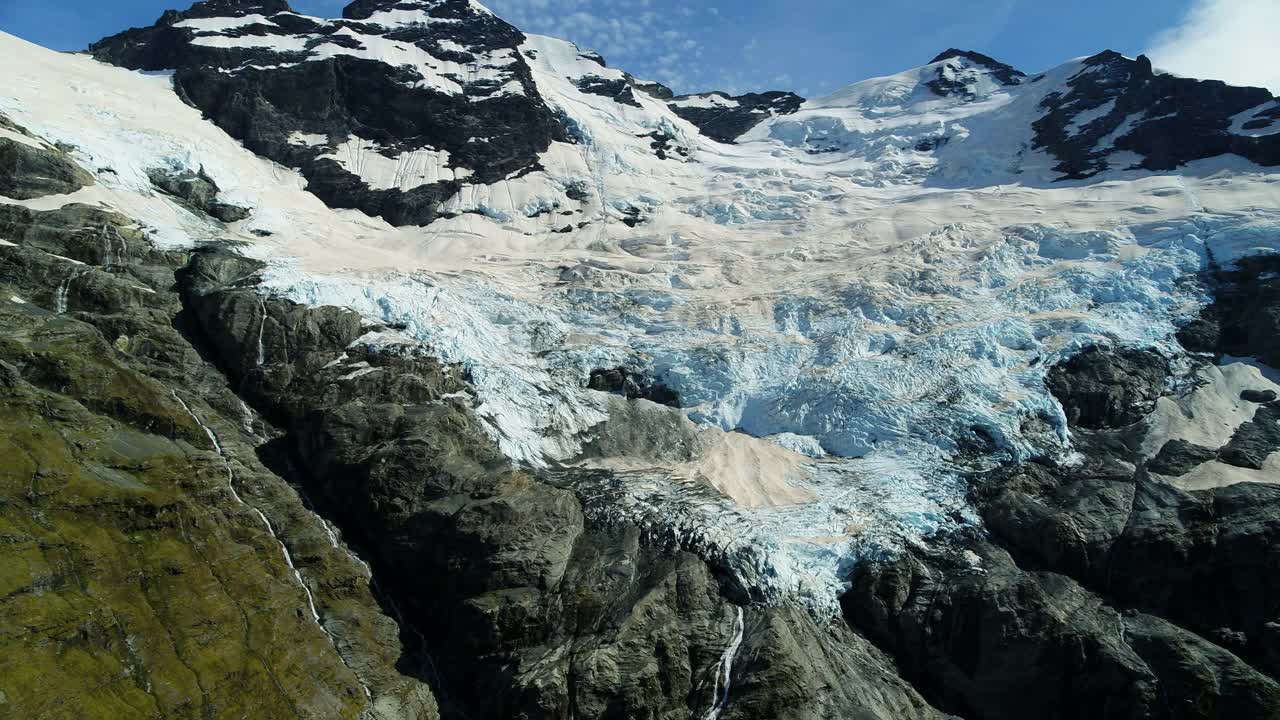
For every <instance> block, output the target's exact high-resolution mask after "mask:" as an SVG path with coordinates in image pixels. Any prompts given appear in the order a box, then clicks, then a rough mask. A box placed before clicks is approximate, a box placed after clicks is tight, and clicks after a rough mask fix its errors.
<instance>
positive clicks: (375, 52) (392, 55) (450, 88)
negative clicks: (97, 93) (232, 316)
mask: <svg viewBox="0 0 1280 720" xmlns="http://www.w3.org/2000/svg"><path fill="white" fill-rule="evenodd" d="M523 41H524V36H523V35H522V34H521V33H520V32H519V31H518V30H516V29H515V28H514V27H512V26H511V25H509V24H507V23H505V22H503V21H502V20H501V19H499V18H497V17H496V16H494V15H493V14H492V13H490V12H489V11H488V10H487V9H485V8H484V7H483V6H481V5H479V4H478V3H474V2H470V1H469V0H436V1H431V2H428V1H414V2H404V1H399V2H398V1H394V0H379V1H368V0H360V1H359V2H354V3H352V4H351V5H350V6H348V7H347V8H346V10H345V11H344V17H343V18H341V19H335V20H330V19H322V18H315V17H308V16H304V15H300V14H298V13H295V12H293V11H292V10H291V9H290V8H289V6H288V5H287V3H285V2H283V1H282V0H272V1H270V2H260V1H257V0H245V1H239V2H237V1H235V0H217V1H211V2H204V3H197V4H196V5H194V6H192V7H191V8H190V9H189V10H186V11H184V12H175V11H170V12H167V13H165V15H164V16H163V17H161V18H160V20H159V21H158V22H157V23H156V24H155V25H153V26H151V27H148V28H138V29H133V30H129V31H126V32H124V33H121V34H119V35H116V36H113V37H109V38H106V39H104V40H102V41H100V42H98V43H95V44H94V45H93V46H92V48H91V49H90V50H91V52H92V53H93V55H94V56H95V57H96V58H98V59H99V60H103V61H107V62H111V63H113V64H117V65H122V66H125V67H128V68H131V69H138V70H148V71H161V70H167V71H173V72H174V75H173V83H174V86H175V88H177V89H179V90H180V91H181V92H182V93H183V94H184V95H185V96H186V97H187V98H188V99H189V100H190V101H191V102H193V103H194V104H195V105H196V106H197V107H199V108H200V109H201V110H203V111H204V112H205V114H206V115H207V116H208V117H210V118H211V119H213V120H214V121H215V122H217V123H219V124H220V125H221V126H222V127H224V128H226V129H228V130H229V131H230V132H232V133H233V134H234V135H235V136H236V137H237V139H239V140H241V141H242V142H243V143H244V144H245V146H246V147H248V148H249V149H251V150H253V151H254V152H255V153H257V154H259V155H262V156H264V157H268V158H271V159H272V160H275V161H277V162H279V163H281V164H283V165H285V166H286V167H292V168H299V169H300V170H301V172H302V173H303V175H304V176H306V178H307V180H308V182H309V184H310V185H309V186H310V189H311V190H312V192H314V193H315V194H316V195H317V196H318V197H321V198H322V199H324V200H325V202H327V203H329V205H330V206H332V207H339V208H356V209H359V210H362V211H364V212H366V213H368V214H370V215H374V216H381V217H383V218H386V219H387V220H388V221H390V222H392V223H394V224H398V225H400V224H411V225H426V224H428V223H430V222H432V221H433V220H435V219H436V218H437V217H438V213H439V211H440V207H439V206H440V204H441V202H443V201H444V200H446V199H447V198H449V197H450V196H451V195H454V194H455V193H457V191H458V189H459V188H460V187H461V185H462V181H463V179H464V178H465V179H468V181H469V182H479V183H492V182H496V181H500V180H502V179H503V178H506V177H508V176H510V175H513V174H517V173H520V172H524V171H527V170H529V169H530V168H532V167H534V166H535V165H536V164H537V163H538V155H539V153H541V152H543V151H545V150H546V149H547V148H548V147H549V145H550V144H551V143H552V142H553V141H562V140H565V139H567V133H566V130H565V128H564V126H563V124H562V123H561V122H560V121H559V119H558V118H556V117H555V115H554V114H553V113H552V111H551V110H550V109H549V108H548V107H547V105H546V104H545V103H544V102H543V100H542V98H540V97H539V96H538V92H537V90H536V89H535V88H534V86H533V82H532V76H531V71H530V69H529V66H528V63H527V62H526V60H525V58H524V57H523V56H522V55H521V54H520V52H519V47H520V45H521V43H522V42H523ZM299 136H302V137H307V138H312V140H309V141H308V142H303V143H298V142H295V141H294V140H295V139H296V138H297V137H299ZM375 156H376V157H375Z"/></svg>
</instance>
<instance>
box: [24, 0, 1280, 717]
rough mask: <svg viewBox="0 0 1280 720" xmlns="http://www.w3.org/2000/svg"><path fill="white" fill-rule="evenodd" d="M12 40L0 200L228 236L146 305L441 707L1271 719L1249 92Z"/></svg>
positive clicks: (391, 14)
mask: <svg viewBox="0 0 1280 720" xmlns="http://www.w3.org/2000/svg"><path fill="white" fill-rule="evenodd" d="M4 43H5V49H6V52H5V55H6V57H15V58H16V57H22V58H23V62H22V63H21V65H15V66H14V67H12V68H10V72H9V76H10V77H11V84H10V88H9V89H8V90H7V91H6V92H5V93H0V111H4V112H6V113H8V114H9V115H10V116H11V117H12V118H13V119H14V120H15V121H17V122H16V123H11V124H10V125H11V126H12V127H13V128H18V127H19V125H21V126H24V127H25V128H29V129H30V130H22V129H9V128H10V125H6V126H5V128H6V129H5V130H4V132H5V133H6V134H5V135H4V136H3V137H0V143H5V145H3V146H0V151H3V150H7V151H9V152H10V153H12V156H13V157H17V158H18V160H17V161H15V162H12V163H9V164H7V165H4V166H0V169H4V170H5V172H7V173H9V174H10V175H11V176H12V178H11V179H10V184H9V185H0V187H20V186H21V187H30V188H32V189H31V191H30V193H29V195H30V196H29V197H25V198H24V197H23V196H22V195H21V194H17V193H16V192H15V193H14V194H11V195H9V196H8V197H9V200H6V206H7V207H13V208H19V209H18V210H14V212H39V211H48V210H56V211H59V212H61V211H63V210H62V208H64V207H70V206H71V205H70V203H81V204H85V205H93V204H104V205H106V206H107V207H110V208H112V209H113V210H115V211H118V212H119V213H121V214H122V217H125V218H127V220H126V221H125V222H127V223H133V224H136V226H137V228H136V230H137V235H136V236H130V238H131V241H130V242H128V243H125V244H122V245H121V246H120V247H118V248H117V246H116V245H114V244H112V241H111V240H109V239H108V240H104V241H103V242H105V243H106V244H105V245H103V246H102V247H104V248H105V250H103V249H101V248H98V247H96V246H95V249H94V252H95V253H97V255H95V257H97V258H105V259H101V260H95V262H101V263H102V264H104V265H106V266H108V267H112V266H125V265H128V264H129V263H127V262H125V261H124V259H123V258H127V257H129V255H128V252H129V251H127V250H126V249H125V245H127V246H128V247H131V248H134V250H133V252H138V251H139V247H149V248H156V249H158V250H160V251H168V252H177V251H182V252H186V251H189V250H191V249H194V248H199V247H200V246H204V245H211V246H217V247H219V248H222V249H213V248H201V249H199V251H198V252H194V253H193V254H192V255H191V256H190V257H189V258H186V257H184V258H183V259H182V261H181V263H177V262H175V263H174V265H173V266H170V267H169V269H168V270H167V272H169V273H170V274H172V272H173V268H174V266H176V265H177V264H181V265H182V269H181V270H180V271H179V272H178V273H177V275H176V278H175V282H176V286H175V287H173V288H171V289H167V290H168V291H169V292H176V293H177V297H179V298H180V299H181V303H182V306H181V307H182V313H183V314H182V317H183V318H185V320H184V322H187V323H191V324H190V325H189V326H188V327H189V329H190V332H191V333H192V335H191V338H192V339H191V342H194V343H196V344H197V345H198V346H199V347H200V348H201V349H202V350H203V351H204V352H205V353H206V356H207V357H208V358H210V361H211V362H212V363H213V365H214V366H216V367H217V368H218V370H219V371H220V372H222V373H224V374H225V378H226V379H225V380H224V381H223V382H224V384H225V385H226V386H227V387H230V388H234V390H235V393H236V394H238V395H239V396H240V397H241V398H242V399H243V400H244V401H245V402H247V403H248V404H249V405H251V406H252V407H253V408H254V409H255V410H256V411H257V412H259V413H261V414H262V415H263V416H264V417H266V418H269V421H270V423H272V425H273V426H274V427H275V428H277V429H278V436H277V437H276V441H275V443H274V444H272V447H273V448H274V449H273V450H272V451H271V454H270V456H271V457H273V458H275V460H273V461H271V463H269V464H271V467H272V472H274V473H276V474H277V475H281V476H284V477H288V478H289V479H290V480H291V481H293V482H294V483H295V484H296V485H298V486H299V487H300V488H302V489H303V490H304V491H305V492H306V494H307V495H308V497H310V498H313V499H314V500H315V502H316V505H315V507H314V509H315V510H316V511H318V512H319V513H320V514H321V515H323V516H324V517H326V518H328V519H329V520H331V521H333V522H335V523H337V525H338V526H339V527H341V528H342V530H343V536H344V537H351V538H352V539H353V540H354V541H355V542H356V544H357V545H358V546H359V548H360V552H361V556H362V557H364V558H366V559H367V560H368V562H370V564H371V567H372V572H373V576H374V577H375V578H378V579H379V583H380V586H381V587H382V590H381V591H380V592H381V595H380V598H381V600H382V602H383V604H384V607H388V608H395V611H394V612H391V614H392V615H396V616H397V618H398V620H399V621H400V622H401V623H402V629H405V630H406V632H407V633H408V636H413V635H414V631H417V632H419V633H420V634H421V636H422V638H423V643H422V644H421V647H425V648H427V649H428V650H427V655H428V656H430V657H432V658H435V659H436V660H437V662H436V663H435V665H434V669H432V670H430V672H422V671H412V672H409V671H406V672H407V673H408V675H410V676H413V677H414V678H417V679H418V680H421V681H425V682H428V683H430V685H431V687H432V690H433V692H434V694H435V696H436V697H437V699H438V700H439V701H440V704H441V708H442V711H443V712H444V713H445V714H446V715H448V714H451V713H454V714H458V715H459V716H462V714H467V715H470V716H490V715H493V716H524V717H535V716H536V717H571V716H576V717H639V716H653V717H687V716H689V715H690V714H691V713H692V714H695V715H698V716H706V717H716V716H722V717H726V718H729V717H830V716H838V717H852V716H859V717H861V716H867V717H903V716H917V717H936V716H938V715H939V713H938V711H936V710H934V709H933V707H930V705H932V706H934V707H938V708H943V709H944V710H945V711H948V712H953V713H957V714H959V715H962V716H965V717H1020V716H1021V715H1019V713H1026V712H1028V708H1031V709H1033V710H1034V711H1035V712H1036V713H1037V714H1042V715H1045V716H1047V717H1075V716H1082V715H1091V714H1096V713H1098V712H1102V711H1103V709H1104V708H1110V709H1111V710H1108V712H1112V711H1114V712H1116V713H1118V714H1119V716H1123V717H1182V716H1190V717H1232V716H1259V717H1261V716H1267V715H1266V713H1267V712H1271V710H1268V709H1269V708H1270V709H1274V708H1275V707H1277V706H1278V705H1277V703H1276V698H1277V697H1280V695H1277V693H1278V692H1280V690H1278V689H1277V684H1276V677H1277V675H1276V673H1277V668H1278V667H1280V666H1278V665H1277V660H1276V657H1277V655H1276V649H1275V648H1276V647H1277V646H1276V644H1275V643H1276V635H1275V627H1276V623H1277V622H1280V618H1277V617H1275V611H1274V608H1275V607H1276V605H1275V598H1277V597H1280V594H1278V593H1280V589H1278V588H1277V587H1275V586H1274V584H1273V583H1271V582H1270V580H1266V579H1265V578H1271V577H1276V575H1275V573H1274V572H1273V571H1274V570H1275V568H1274V563H1275V560H1274V557H1275V553H1274V552H1273V550H1274V548H1275V547H1276V543H1277V538H1278V537H1280V536H1278V535H1277V528H1278V525H1277V523H1280V520H1277V519H1276V518H1277V514H1276V513H1274V512H1272V510H1274V509H1275V508H1276V504H1277V503H1278V502H1280V498H1277V497H1276V496H1275V493H1274V492H1273V491H1274V485H1273V483H1274V482H1275V478H1276V477H1277V470H1278V469H1280V468H1278V467H1277V466H1276V462H1278V460H1277V457H1278V456H1276V455H1275V454H1274V450H1275V449H1276V448H1277V447H1280V438H1277V437H1276V436H1275V433H1274V432H1273V430H1274V428H1272V424H1274V423H1273V422H1272V420H1273V418H1272V414H1273V413H1274V412H1275V409H1274V403H1275V398H1274V396H1273V395H1268V393H1269V392H1271V393H1274V392H1275V391H1276V390H1277V389H1280V386H1277V385H1276V381H1275V376H1274V374H1273V371H1272V370H1271V369H1270V368H1269V367H1267V366H1266V365H1263V364H1259V363H1256V362H1255V361H1251V360H1246V359H1243V358H1242V357H1240V356H1250V355H1252V356H1256V357H1259V358H1263V360H1264V362H1271V363H1274V360H1273V358H1275V357H1276V354H1275V353H1276V352H1277V350H1276V348H1275V346H1274V338H1275V337H1276V336H1277V333H1276V330H1280V324H1278V323H1280V320H1277V318H1280V315H1277V311H1276V307H1277V306H1276V298H1277V296H1276V295H1275V283H1276V279H1275V275H1274V267H1273V265H1274V263H1273V259H1274V253H1275V250H1276V247H1277V243H1276V234H1275V230H1276V228H1277V225H1278V222H1277V221H1278V217H1277V209H1276V208H1278V207H1280V193H1278V192H1277V187H1278V185H1277V178H1280V175H1277V174H1276V173H1275V172H1274V171H1272V170H1270V169H1268V168H1269V167H1270V166H1271V165H1275V164H1276V163H1277V162H1280V159H1278V158H1277V156H1276V154H1275V153H1276V152H1277V148H1278V147H1280V114H1278V113H1276V112H1274V110H1275V108H1276V107H1277V104H1276V101H1275V99H1274V98H1272V96H1271V95H1270V94H1269V93H1267V92H1266V91H1264V90H1258V89H1248V88H1231V87H1228V86H1225V85H1223V84H1221V83H1212V82H1201V81H1193V80H1188V79H1181V78H1174V77H1171V76H1168V75H1163V74H1159V73H1156V72H1155V71H1154V70H1153V69H1152V68H1151V67H1150V65H1149V63H1146V62H1145V61H1144V60H1143V59H1142V58H1139V59H1137V60H1129V59H1126V58H1123V57H1120V56H1118V55H1115V54H1114V53H1102V54H1099V55H1096V56H1093V57H1090V58H1084V59H1080V60H1074V61H1071V62H1068V63H1065V64H1063V65H1061V66H1059V67H1057V68H1053V69H1051V70H1049V71H1047V72H1045V73H1042V74H1036V75H1027V74H1024V73H1022V72H1020V71H1018V70H1016V69H1014V68H1011V67H1009V66H1007V65H1004V64H1002V63H1000V62H998V61H996V60H994V59H992V58H989V57H986V56H984V55H981V54H978V53H973V52H966V51H958V50H949V51H947V52H944V53H942V54H941V55H939V56H938V57H937V58H935V59H934V60H933V61H932V62H931V63H929V64H928V65H925V66H923V67H921V68H917V69H914V70H909V71H906V72H904V73H900V74H898V75H895V76H891V77H887V78H876V79H872V80H867V81H864V82H861V83H856V84H854V85H851V86H849V87H847V88H844V89H842V90H840V91H838V92H836V93H834V94H833V95H831V96H828V97H826V98H818V99H813V100H808V101H802V100H801V99H800V98H798V97H796V96H793V95H788V94H782V93H771V94H763V95H759V96H741V97H737V98H731V97H729V96H727V95H724V94H717V93H708V94H703V95H698V96H685V97H679V98H677V97H673V96H672V95H671V93H670V92H669V91H667V90H666V89H665V88H662V87H661V86H658V85H656V84H653V83H646V82H644V81H640V80H637V79H635V78H633V77H631V76H630V75H628V74H626V73H625V72H623V71H621V70H616V69H612V68H608V67H607V66H606V65H605V63H604V62H603V60H602V59H601V58H600V57H599V56H598V55H595V54H593V53H590V52H584V51H582V50H580V49H579V48H577V47H575V46H573V45H572V44H570V43H566V42H564V41H561V40H557V39H554V38H546V37H540V36H532V35H524V34H522V33H520V32H519V31H518V30H516V29H515V28H513V27H511V26H510V25H508V24H506V23H504V22H503V21H501V20H500V19H498V18H496V17H495V16H493V15H492V13H490V12H489V11H487V10H486V9H484V8H483V7H481V6H479V5H477V4H476V3H472V2H459V1H457V0H439V1H436V2H424V1H416V0H414V1H409V0H405V1H402V2H368V1H361V2H357V3H354V4H352V5H351V6H350V7H348V8H347V10H346V11H345V12H344V18H343V19H341V20H326V19H318V18H307V17H304V16H301V15H298V14H296V13H293V12H292V11H290V10H289V8H288V7H287V5H285V4H283V3H259V2H231V1H222V2H206V3H199V4H197V5H196V6H194V7H193V8H191V9H190V10H187V11H185V12H180V13H177V12H175V13H167V14H166V15H165V16H164V17H162V18H161V20H160V22H159V23H157V25H156V26H154V27H151V28H144V29H138V30H131V31H127V32H125V33H122V34H120V35H117V36H113V37H111V38H107V39H106V40H103V41H102V42H100V43H97V44H95V46H94V47H93V49H92V52H93V56H94V58H96V61H95V60H93V59H90V58H88V57H85V56H58V55H54V54H51V53H48V52H46V51H42V50H40V49H38V48H34V47H31V46H27V45H25V44H22V43H21V42H19V41H16V40H13V39H9V38H6V39H4ZM107 62H110V63H114V64H118V65H122V66H124V68H132V69H139V70H145V71H147V72H146V73H139V72H130V71H129V70H127V69H124V68H113V67H110V66H108V65H107V64H105V63H107ZM63 88H66V89H65V90H64V89H63ZM184 103H185V104H184ZM37 138H43V140H44V141H48V142H43V141H42V140H40V139H37ZM237 141H238V142H237ZM50 143H53V144H50ZM55 145H56V147H55ZM0 157H3V156H0ZM24 168H25V170H24ZM31 168H38V169H37V170H36V171H34V172H33V171H31V170H30V169H31ZM39 168H43V169H39ZM50 168H52V169H54V170H53V171H48V170H47V169H50ZM290 168H293V169H290ZM24 172H25V175H24V174H23V173H24ZM19 177H25V178H26V179H25V180H23V181H22V182H18V181H17V178H19ZM49 177H54V178H55V179H56V180H57V182H56V183H54V184H52V185H50V184H48V183H47V180H48V178H49ZM36 178H45V180H41V181H39V182H37V180H36ZM3 179H5V178H0V180H3ZM40 183H45V185H40ZM6 192H8V191H6ZM49 193H61V194H57V195H50V194H49ZM6 232H7V234H6V235H4V237H6V238H9V240H8V242H11V243H13V244H14V245H15V246H21V247H19V248H18V249H12V248H11V249H5V248H0V252H12V253H17V252H25V251H26V249H27V246H28V244H29V243H30V242H31V240H30V239H29V238H28V237H27V236H26V235H23V234H20V233H18V232H17V231H14V230H12V229H11V230H8V231H6ZM49 250H50V251H53V252H56V253H57V254H59V255H67V256H70V257H78V256H76V255H75V254H74V253H71V252H69V251H62V250H59V249H58V248H56V247H51V248H49ZM228 250H230V251H231V252H227V251H228ZM104 252H105V255H103V253H104ZM233 253H234V254H233ZM113 272H118V271H113ZM19 277H20V276H19V275H18V274H16V273H15V274H14V275H13V276H12V277H11V278H8V279H7V281H8V282H11V283H14V282H18V279H19ZM77 277H78V276H77ZM68 278H70V279H68ZM64 280H66V283H65V285H66V288H68V290H67V291H66V292H63V291H62V290H60V289H59V288H61V287H62V286H61V285H60V284H57V283H55V284H53V285H51V287H52V288H53V289H52V290H50V289H49V288H46V289H45V293H46V295H47V301H41V302H43V304H44V305H45V306H47V307H48V308H49V309H50V310H52V311H55V313H56V311H58V310H59V309H60V308H62V309H66V307H68V306H70V307H76V306H75V304H74V300H75V296H74V295H71V294H70V293H71V291H70V290H69V288H74V287H77V285H76V283H75V282H74V279H73V278H72V276H70V275H69V276H67V278H64ZM24 282H25V281H24ZM23 293H25V294H23ZM30 295H31V292H29V291H26V290H24V291H23V292H22V293H18V295H17V296H19V297H24V298H27V299H28V300H30V297H29V296H30ZM69 298H70V299H69ZM1241 298H1252V299H1253V300H1242V299H1241ZM112 302H114V301H112ZM1250 302H1253V303H1255V305H1254V306H1252V307H1250V306H1249V303H1250ZM108 307H109V306H108ZM1246 307H1248V308H1249V309H1248V310H1246V309H1245V308H1246ZM126 334H127V333H126ZM220 392H221V391H220ZM264 447H265V446H264ZM260 452H261V450H260ZM277 481H279V478H277ZM264 512H266V510H265V509H264ZM267 514H268V516H269V520H270V521H272V522H273V521H274V518H271V517H270V513H267ZM1118 568H1123V572H1118V571H1117V569H1118ZM317 572H318V571H317ZM1259 578H1263V579H1259ZM1206 584H1208V585H1211V586H1212V587H1214V588H1216V591H1215V592H1214V593H1205V592H1203V587H1204V586H1205V585H1206ZM320 610H321V612H320V616H321V620H322V622H324V621H325V619H326V617H327V616H326V615H325V608H323V607H322V608H320ZM1010 613H1012V616H1013V617H1016V618H1020V619H1019V620H1018V621H1017V622H1013V621H1011V620H1010V619H1009V618H1010ZM974 618H979V619H980V621H978V622H977V624H976V626H975V625H971V624H969V623H972V622H973V619H974ZM1117 628H1119V629H1120V631H1119V633H1118V637H1117V632H1116V629H1117ZM917 629H922V630H921V631H920V632H917ZM857 632H863V633H865V634H866V637H868V638H870V639H871V640H872V641H874V643H876V645H878V646H879V647H878V648H877V647H873V646H871V645H870V644H869V643H868V642H866V640H864V639H863V638H862V637H861V636H860V635H858V634H857ZM339 646H340V645H339ZM883 651H888V652H889V653H890V654H892V655H893V656H894V657H896V664H895V662H894V661H893V660H890V659H889V657H888V656H886V655H885V654H884V652H883ZM655 658H656V660H655ZM655 662H656V666H655V664H654V663H655ZM401 665H402V671H404V670H403V663H402V664H401ZM1015 670H1016V671H1015ZM1058 677H1070V678H1075V679H1076V680H1074V681H1073V682H1072V683H1068V684H1066V685H1053V686H1052V689H1050V684H1051V680H1050V679H1051V678H1058ZM471 678H483V679H484V680H483V682H477V681H474V680H471ZM904 679H905V680H904ZM319 684H320V685H321V686H324V687H330V685H331V684H330V683H328V682H327V681H325V682H321V683H319ZM405 687H406V688H407V687H420V686H415V685H412V684H410V685H406V686H405ZM389 692H390V691H389ZM395 692H402V691H400V690H397V691H395ZM391 695H392V696H394V697H402V695H395V694H394V693H391ZM1171 698H1172V700H1170V699H1171ZM357 699H358V698H357ZM926 699H927V700H926ZM1184 700H1185V703H1184V702H1183V701H1184ZM397 702H404V701H401V700H397ZM407 706H408V705H405V707H407ZM423 707H425V705H424V706H423ZM1183 707H1194V708H1195V710H1193V711H1187V714H1185V715H1183V714H1181V713H1182V712H1183V711H1182V710H1177V711H1174V710H1172V709H1171V708H1183ZM646 708H647V709H649V712H650V714H649V715H644V712H645V710H644V709H646ZM1116 708H1120V709H1119V710H1115V709H1116ZM387 712H392V711H390V710H388V711H387ZM406 712H407V711H406ZM387 716H388V717H391V716H395V715H394V714H390V715H387Z"/></svg>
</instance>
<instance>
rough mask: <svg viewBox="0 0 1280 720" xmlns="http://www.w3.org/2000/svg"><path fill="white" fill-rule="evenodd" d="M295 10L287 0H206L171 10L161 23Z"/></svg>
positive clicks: (162, 18) (274, 13)
mask: <svg viewBox="0 0 1280 720" xmlns="http://www.w3.org/2000/svg"><path fill="white" fill-rule="evenodd" d="M286 12H293V8H291V7H289V3H288V2H286V1H285V0H204V2H198V3H196V4H195V5H192V6H191V8H190V9H188V10H186V11H185V12H179V11H177V10H169V11H167V12H165V14H164V16H163V17H161V19H160V24H169V25H172V24H176V23H178V22H181V21H182V20H194V19H201V18H218V17H228V18H232V17H244V16H246V15H268V16H269V15H276V14H279V13H286Z"/></svg>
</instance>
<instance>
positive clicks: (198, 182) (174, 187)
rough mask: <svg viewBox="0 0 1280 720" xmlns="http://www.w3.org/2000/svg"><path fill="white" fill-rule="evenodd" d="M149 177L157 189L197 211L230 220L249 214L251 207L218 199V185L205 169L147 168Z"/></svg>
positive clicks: (222, 219) (243, 217) (225, 220)
mask: <svg viewBox="0 0 1280 720" xmlns="http://www.w3.org/2000/svg"><path fill="white" fill-rule="evenodd" d="M147 177H148V178H150V180H151V184H152V185H155V186H156V188H157V189H158V190H160V191H162V192H164V193H167V194H169V195H172V196H173V197H175V198H177V199H178V200H179V201H180V202H181V203H183V204H184V205H186V206H187V207H188V208H190V209H191V210H194V211H196V212H202V213H204V214H206V215H209V216H210V217H213V218H215V219H217V220H221V221H222V222H228V223H229V222H236V221H237V220H244V219H245V218H247V217H249V210H248V209H246V208H242V207H237V206H235V205H231V204H228V203H224V202H221V201H219V200H218V192H219V190H218V184H217V183H215V182H214V181H213V178H211V177H209V176H208V175H206V174H205V173H204V170H201V171H200V172H192V171H191V170H185V169H184V170H171V169H169V168H155V169H152V170H149V171H147Z"/></svg>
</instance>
